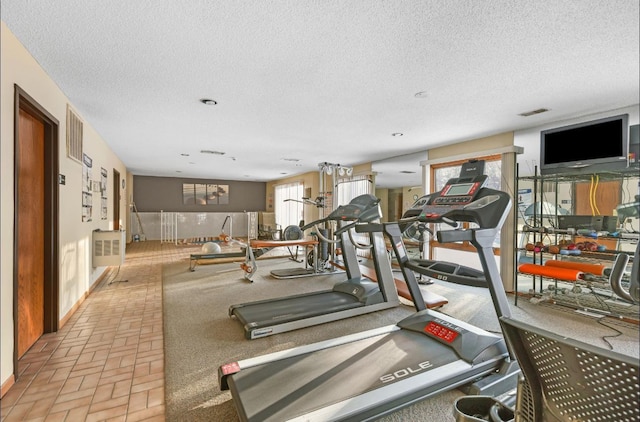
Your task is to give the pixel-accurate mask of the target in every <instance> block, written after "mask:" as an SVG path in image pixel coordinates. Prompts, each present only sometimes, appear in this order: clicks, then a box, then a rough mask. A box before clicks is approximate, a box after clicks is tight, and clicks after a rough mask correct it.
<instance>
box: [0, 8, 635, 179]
mask: <svg viewBox="0 0 640 422" xmlns="http://www.w3.org/2000/svg"><path fill="white" fill-rule="evenodd" d="M0 13H1V16H2V20H3V21H4V22H5V23H6V24H7V26H8V27H9V29H10V30H11V31H12V32H13V33H14V34H15V35H16V36H17V37H18V39H19V40H20V41H21V42H22V43H23V44H24V46H25V47H26V48H27V50H29V51H30V52H31V54H32V55H33V56H34V57H35V58H36V60H37V61H38V62H39V63H40V64H41V66H42V67H43V68H44V69H45V71H46V72H47V73H48V74H49V75H50V76H51V78H52V79H53V80H54V81H55V82H56V83H57V84H58V86H59V87H60V88H61V89H62V91H63V92H64V93H65V95H66V96H67V97H68V98H69V100H70V102H71V103H72V105H73V106H74V108H75V109H76V110H77V111H78V112H79V114H80V115H81V117H82V118H83V119H84V120H85V122H87V123H88V124H90V125H91V126H92V127H93V128H94V129H95V130H96V131H97V132H98V133H99V134H100V136H101V137H102V138H103V139H104V140H105V141H106V142H107V144H108V145H109V146H110V147H111V148H112V149H113V151H114V152H115V153H116V154H117V155H118V157H120V159H122V161H123V162H124V164H125V165H126V166H127V168H128V169H129V170H130V171H131V172H132V173H133V174H135V175H149V176H170V177H193V178H207V179H227V180H246V181H268V180H274V179H279V178H283V177H286V176H289V175H294V174H298V173H305V172H308V171H317V170H318V163H320V162H325V161H327V162H331V163H340V164H342V165H347V166H351V165H356V164H361V163H365V162H370V161H376V160H380V159H383V158H386V157H392V156H397V155H405V154H410V153H413V152H417V151H423V150H426V149H428V148H430V147H434V146H441V145H445V144H450V143H455V142H459V141H462V140H468V139H472V138H477V137H483V136H488V135H492V134H496V133H502V132H505V131H511V130H518V129H523V128H527V127H533V126H538V125H541V124H546V123H548V122H553V121H559V120H562V119H566V118H570V117H576V116H583V115H588V114H592V113H596V112H600V111H606V110H612V109H616V108H620V107H626V106H629V105H634V104H638V102H639V98H638V96H639V89H640V88H639V82H638V81H639V80H640V75H639V62H640V58H639V51H640V45H639V31H640V29H639V18H638V16H639V2H638V0H612V1H602V0H573V1H569V0H538V1H531V0H492V1H483V0H467V1H459V0H456V1H451V0H421V1H419V0H385V1H382V0H320V1H318V0H315V1H311V0H274V1H265V0H262V1H259V0H243V1H238V0H223V1H214V0H189V1H178V0H164V1H158V0H133V1H132V0H101V1H99V2H97V1H92V2H88V1H87V0H57V1H25V0H2V7H1V8H0ZM417 93H424V95H423V96H422V97H421V96H418V97H417V96H416V94H417ZM202 98H211V99H214V100H215V101H217V105H214V106H206V105H204V104H202V103H201V102H200V99H202ZM538 108H548V109H550V111H549V112H546V113H543V114H539V115H535V116H532V117H521V116H519V115H518V114H519V113H522V112H527V111H530V110H535V109H538ZM393 133H402V134H403V136H392V134H393ZM201 150H215V151H221V152H224V153H225V155H222V156H217V155H206V154H202V153H201V152H200V151H201ZM183 154H188V156H184V155H183ZM288 159H298V160H299V161H297V162H294V161H288ZM408 165H409V166H410V167H411V168H397V171H398V172H401V171H416V172H418V173H420V168H419V165H418V162H413V163H412V164H408ZM398 167H400V165H398ZM387 173H390V172H388V171H385V176H389V175H390V174H387ZM389 183H391V182H385V181H384V179H383V178H382V177H380V178H379V179H378V184H379V185H382V186H384V185H385V184H389Z"/></svg>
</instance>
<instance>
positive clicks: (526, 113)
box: [518, 108, 549, 117]
mask: <svg viewBox="0 0 640 422" xmlns="http://www.w3.org/2000/svg"><path fill="white" fill-rule="evenodd" d="M546 111H549V109H548V108H539V109H537V110H531V111H525V112H524V113H520V114H518V116H522V117H529V116H533V115H534V114H540V113H544V112H546Z"/></svg>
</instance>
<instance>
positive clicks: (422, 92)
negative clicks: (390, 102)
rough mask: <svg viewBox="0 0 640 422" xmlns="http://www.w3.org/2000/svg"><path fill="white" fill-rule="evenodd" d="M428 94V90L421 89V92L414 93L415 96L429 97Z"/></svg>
mask: <svg viewBox="0 0 640 422" xmlns="http://www.w3.org/2000/svg"><path fill="white" fill-rule="evenodd" d="M428 95H429V94H428V93H427V91H420V92H417V93H416V94H415V95H414V97H416V98H427V96H428Z"/></svg>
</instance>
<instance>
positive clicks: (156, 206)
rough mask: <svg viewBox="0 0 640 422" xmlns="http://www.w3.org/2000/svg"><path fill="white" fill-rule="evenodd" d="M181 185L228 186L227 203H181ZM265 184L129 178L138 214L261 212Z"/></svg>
mask: <svg viewBox="0 0 640 422" xmlns="http://www.w3.org/2000/svg"><path fill="white" fill-rule="evenodd" d="M183 183H205V184H207V183H209V184H220V185H228V186H229V204H225V205H219V204H215V205H214V204H210V205H195V204H183V203H182V184H183ZM266 201H267V184H266V183H264V182H241V181H236V180H219V179H189V178H184V177H152V176H133V202H134V203H135V204H136V208H137V210H138V212H158V211H167V212H244V211H265V206H266V205H265V204H266Z"/></svg>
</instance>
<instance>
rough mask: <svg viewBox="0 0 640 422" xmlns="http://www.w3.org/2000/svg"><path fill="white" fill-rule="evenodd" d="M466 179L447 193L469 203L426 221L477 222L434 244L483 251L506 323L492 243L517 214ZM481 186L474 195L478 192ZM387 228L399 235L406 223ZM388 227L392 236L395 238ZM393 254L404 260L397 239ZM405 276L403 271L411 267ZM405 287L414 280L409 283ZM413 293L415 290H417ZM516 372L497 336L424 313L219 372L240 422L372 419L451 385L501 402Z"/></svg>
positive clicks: (436, 207)
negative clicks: (466, 244)
mask: <svg viewBox="0 0 640 422" xmlns="http://www.w3.org/2000/svg"><path fill="white" fill-rule="evenodd" d="M462 180H465V179H464V178H461V179H458V180H456V179H452V180H450V181H449V183H448V185H447V188H448V189H454V192H462V193H461V194H460V195H458V198H460V199H462V197H465V198H466V201H464V202H463V201H459V202H457V203H456V204H451V205H446V204H445V205H441V204H436V203H434V201H429V203H427V204H425V206H424V207H423V210H422V212H421V213H420V214H419V215H418V216H416V217H414V218H415V219H418V220H420V221H425V222H433V223H438V222H450V223H454V224H455V223H458V222H472V223H476V224H477V226H478V227H474V228H469V229H456V230H446V231H439V232H438V233H437V237H438V241H440V242H452V241H469V242H471V243H472V244H473V245H474V246H475V247H476V249H477V251H478V254H479V256H480V261H481V263H482V266H483V269H484V274H485V277H486V279H487V283H488V285H489V289H490V292H491V297H492V301H493V305H494V307H495V310H496V313H497V314H498V316H499V317H502V316H507V317H508V316H510V309H509V304H508V301H507V296H506V293H505V291H504V287H503V285H502V280H501V278H500V273H499V270H498V267H497V264H496V261H495V257H494V255H493V248H492V246H493V241H494V240H495V238H496V236H497V234H498V232H499V230H500V228H501V226H502V225H503V223H504V221H505V219H506V217H507V215H508V212H509V210H510V208H511V199H510V197H509V195H508V194H507V193H505V192H501V191H498V190H494V189H489V188H478V185H477V184H476V183H475V182H472V183H471V184H469V183H468V182H464V181H462ZM474 189H475V190H474ZM404 223H406V221H404V222H399V223H397V225H396V227H395V229H394V228H393V224H390V223H387V225H388V226H389V228H390V230H391V229H393V230H397V232H396V234H400V233H401V231H400V228H399V225H400V224H404ZM393 230H391V231H393ZM398 243H399V244H397V245H395V247H396V249H397V250H396V256H397V257H402V256H403V255H406V249H405V247H404V244H403V242H402V240H401V237H399V242H398ZM403 271H407V272H410V273H412V272H411V271H409V270H407V269H406V267H405V268H404V270H403ZM407 282H408V283H415V285H414V286H413V287H414V288H417V282H416V281H415V278H412V277H408V278H407ZM411 291H412V292H413V291H414V290H411ZM519 374H520V369H519V367H518V365H517V362H515V360H514V359H513V358H512V356H511V354H510V352H509V349H508V347H507V344H506V343H505V341H504V340H503V338H502V337H501V336H498V335H496V334H493V333H490V332H487V331H485V330H482V329H480V328H477V327H475V326H473V325H471V324H468V323H466V322H463V321H459V320H457V319H455V318H452V317H450V316H447V315H445V314H442V313H439V312H436V311H433V310H430V309H425V310H421V311H418V312H417V313H415V314H413V315H411V316H409V317H407V318H405V319H403V320H402V321H400V322H399V323H398V324H396V325H391V326H386V327H381V328H377V329H373V330H368V331H364V332H361V333H356V334H352V335H347V336H343V337H339V338H335V339H331V340H327V341H322V342H318V343H313V344H310V345H305V346H300V347H296V348H292V349H288V350H284V351H280V352H275V353H271V354H266V355H263V356H258V357H254V358H250V359H245V360H241V361H236V362H231V363H227V364H224V365H222V366H220V367H219V368H218V377H219V383H220V387H221V389H223V390H230V391H231V395H232V397H233V400H234V404H235V407H236V410H237V413H238V416H239V418H240V420H242V421H367V420H374V419H377V418H379V417H381V416H383V415H386V414H389V413H392V412H394V411H396V410H399V409H401V408H403V407H406V406H409V405H411V404H413V403H415V402H417V401H420V400H423V399H425V398H428V397H430V396H433V395H436V394H439V393H441V392H444V391H447V390H451V389H454V388H458V387H462V386H467V387H468V388H467V392H468V393H475V394H479V395H492V396H496V395H500V394H502V393H504V392H507V391H510V390H512V389H515V387H516V385H517V378H518V376H519Z"/></svg>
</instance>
